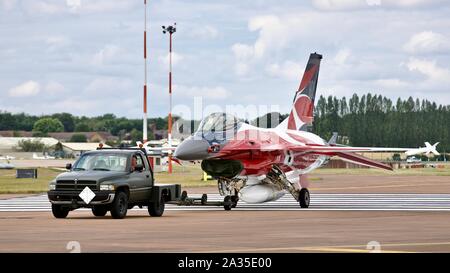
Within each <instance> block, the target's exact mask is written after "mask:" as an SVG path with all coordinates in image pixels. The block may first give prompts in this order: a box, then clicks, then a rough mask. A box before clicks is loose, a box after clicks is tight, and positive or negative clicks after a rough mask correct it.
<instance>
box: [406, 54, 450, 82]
mask: <svg viewBox="0 0 450 273" xmlns="http://www.w3.org/2000/svg"><path fill="white" fill-rule="evenodd" d="M406 65H407V67H408V69H409V70H410V71H418V72H420V73H421V74H423V75H425V76H427V77H428V79H429V80H434V81H440V82H447V83H448V82H450V70H449V69H446V68H442V67H439V66H438V65H437V64H436V61H428V60H422V59H417V58H410V59H409V62H408V63H407V64H406Z"/></svg>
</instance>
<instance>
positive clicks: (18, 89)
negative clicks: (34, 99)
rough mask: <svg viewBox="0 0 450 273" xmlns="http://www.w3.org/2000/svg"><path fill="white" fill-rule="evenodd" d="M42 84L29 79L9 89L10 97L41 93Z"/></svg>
mask: <svg viewBox="0 0 450 273" xmlns="http://www.w3.org/2000/svg"><path fill="white" fill-rule="evenodd" d="M40 90H41V86H40V84H39V83H38V82H35V81H27V82H24V83H22V84H20V85H18V86H15V87H13V88H11V89H10V90H9V92H8V93H9V96H10V97H29V96H35V95H37V94H39V92H40Z"/></svg>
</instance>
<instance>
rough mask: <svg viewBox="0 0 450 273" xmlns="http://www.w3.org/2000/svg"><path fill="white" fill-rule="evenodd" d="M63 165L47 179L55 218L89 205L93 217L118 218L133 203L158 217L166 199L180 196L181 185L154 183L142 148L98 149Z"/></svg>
mask: <svg viewBox="0 0 450 273" xmlns="http://www.w3.org/2000/svg"><path fill="white" fill-rule="evenodd" d="M66 168H67V169H68V172H66V173H62V174H60V175H58V176H57V177H56V178H55V179H54V180H53V181H51V182H50V184H49V191H48V193H47V195H48V198H49V201H50V202H51V204H52V212H53V215H54V216H55V217H56V218H65V217H67V215H68V214H69V212H70V211H71V210H75V209H78V208H91V209H92V213H93V214H94V215H95V216H105V215H106V214H107V213H108V212H110V213H111V216H112V217H113V218H116V219H121V218H124V217H125V216H126V214H127V210H128V209H131V208H133V207H134V206H139V207H144V206H146V207H147V208H148V212H149V214H150V215H151V216H161V215H162V214H163V213H164V207H165V203H166V202H169V201H175V200H178V199H179V198H180V191H181V186H180V185H178V184H172V185H155V181H154V177H153V170H152V168H151V165H150V164H149V160H148V157H147V153H146V151H145V149H138V148H120V149H119V148H112V149H109V148H108V149H105V148H99V149H97V150H95V151H90V152H86V153H84V154H82V155H81V156H80V158H79V159H78V160H77V161H76V162H75V163H74V164H73V165H72V164H67V166H66Z"/></svg>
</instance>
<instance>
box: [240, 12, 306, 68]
mask: <svg viewBox="0 0 450 273" xmlns="http://www.w3.org/2000/svg"><path fill="white" fill-rule="evenodd" d="M298 25H301V19H300V18H298V17H297V16H289V17H284V18H283V20H282V19H280V17H278V16H275V15H265V16H256V17H253V18H251V19H250V20H249V23H248V29H249V30H250V31H258V38H257V39H256V41H255V43H254V44H251V45H249V44H242V43H235V44H234V45H232V47H231V50H232V52H233V54H234V56H235V60H236V63H235V73H236V74H237V75H240V76H244V75H246V74H247V73H248V71H249V66H251V65H252V64H253V63H255V62H258V61H261V60H262V59H264V58H265V57H267V56H268V55H270V54H271V53H273V52H274V51H278V50H280V49H283V48H284V47H286V46H287V45H288V43H289V42H290V41H292V40H294V39H296V38H297V36H298V35H299V33H298V32H293V31H292V27H294V28H295V27H296V26H298Z"/></svg>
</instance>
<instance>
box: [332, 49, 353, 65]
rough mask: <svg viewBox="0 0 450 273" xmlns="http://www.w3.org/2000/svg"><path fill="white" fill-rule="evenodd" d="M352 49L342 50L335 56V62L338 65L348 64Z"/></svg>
mask: <svg viewBox="0 0 450 273" xmlns="http://www.w3.org/2000/svg"><path fill="white" fill-rule="evenodd" d="M350 54H351V51H350V49H347V48H345V49H341V50H339V51H338V52H337V53H336V55H335V56H334V62H335V63H336V64H338V65H342V64H346V62H347V60H348V58H349V57H350Z"/></svg>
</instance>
